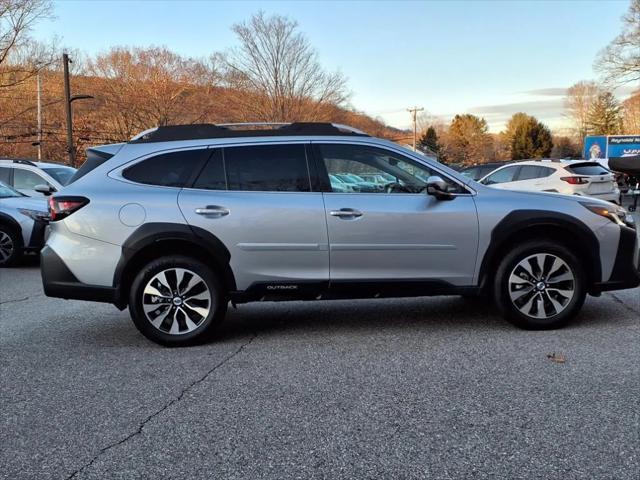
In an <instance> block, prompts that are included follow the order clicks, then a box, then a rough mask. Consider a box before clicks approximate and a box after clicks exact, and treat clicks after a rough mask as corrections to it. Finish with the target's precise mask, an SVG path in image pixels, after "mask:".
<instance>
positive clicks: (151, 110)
mask: <svg viewBox="0 0 640 480" xmlns="http://www.w3.org/2000/svg"><path fill="white" fill-rule="evenodd" d="M87 73H88V74H89V75H92V76H94V77H96V81H97V82H99V83H100V85H99V86H98V88H97V89H96V92H95V93H93V94H94V95H95V96H96V98H97V99H98V101H99V102H102V104H103V105H104V107H105V109H106V110H107V111H109V112H110V114H109V115H108V117H107V118H109V120H110V122H111V124H110V125H109V126H108V129H109V130H110V131H112V132H113V133H114V135H116V136H118V137H119V138H129V137H131V136H132V135H133V134H135V133H138V132H140V131H141V130H144V129H147V128H150V127H154V126H158V125H167V124H169V123H197V122H202V121H204V120H205V119H206V117H207V115H208V113H209V108H210V107H211V106H212V104H213V100H214V99H213V96H212V95H211V91H210V89H211V88H212V87H213V85H214V83H215V82H216V78H217V76H216V73H215V71H213V70H212V68H211V66H210V65H208V64H205V63H204V62H200V61H198V60H194V59H190V58H183V57H181V56H179V55H177V54H175V53H173V52H171V51H169V50H167V49H166V48H157V47H152V48H148V49H143V48H128V47H117V48H113V49H111V50H110V51H109V52H107V53H105V54H101V55H98V56H97V57H96V58H95V59H94V60H90V61H88V62H87Z"/></svg>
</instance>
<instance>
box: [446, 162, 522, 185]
mask: <svg viewBox="0 0 640 480" xmlns="http://www.w3.org/2000/svg"><path fill="white" fill-rule="evenodd" d="M507 163H510V162H488V163H480V164H478V165H471V166H469V167H464V168H461V169H459V170H458V169H455V170H458V171H459V172H460V173H461V174H462V175H464V176H465V177H469V178H470V179H471V180H475V181H478V180H480V179H481V178H482V177H486V176H487V175H489V174H490V173H491V172H493V171H494V170H495V169H496V168H500V167H502V166H504V165H506V164H507Z"/></svg>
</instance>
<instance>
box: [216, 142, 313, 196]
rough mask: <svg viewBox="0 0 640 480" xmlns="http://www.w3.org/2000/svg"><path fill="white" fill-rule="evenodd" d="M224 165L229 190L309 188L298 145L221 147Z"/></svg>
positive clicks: (302, 156) (305, 168)
mask: <svg viewBox="0 0 640 480" xmlns="http://www.w3.org/2000/svg"><path fill="white" fill-rule="evenodd" d="M224 167H225V170H226V174H227V185H228V187H229V190H242V191H261V192H309V191H311V184H310V181H309V169H308V167H307V157H306V155H305V147H304V145H302V144H299V145H260V146H252V147H231V148H225V149H224Z"/></svg>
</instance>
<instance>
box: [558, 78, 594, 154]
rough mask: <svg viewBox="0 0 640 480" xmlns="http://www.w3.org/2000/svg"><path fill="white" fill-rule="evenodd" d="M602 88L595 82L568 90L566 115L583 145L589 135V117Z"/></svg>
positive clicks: (581, 84)
mask: <svg viewBox="0 0 640 480" xmlns="http://www.w3.org/2000/svg"><path fill="white" fill-rule="evenodd" d="M601 92H602V88H601V87H600V86H599V85H598V84H597V83H595V82H584V81H583V82H578V83H576V84H575V85H573V86H571V87H569V88H568V89H567V96H566V98H565V115H566V116H567V118H569V120H571V123H572V124H573V128H574V131H575V135H576V137H577V139H578V140H579V141H580V142H581V143H582V141H584V137H585V136H587V134H588V133H589V115H590V112H591V109H592V108H593V105H594V103H595V102H596V99H597V98H598V95H599V94H600V93H601Z"/></svg>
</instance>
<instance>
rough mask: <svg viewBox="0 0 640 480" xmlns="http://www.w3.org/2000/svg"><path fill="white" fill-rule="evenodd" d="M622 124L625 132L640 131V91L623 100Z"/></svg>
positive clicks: (634, 132) (636, 132)
mask: <svg viewBox="0 0 640 480" xmlns="http://www.w3.org/2000/svg"><path fill="white" fill-rule="evenodd" d="M622 124H623V126H624V133H627V134H638V133H640V91H637V92H636V93H634V94H633V95H631V96H630V97H629V98H627V99H626V100H625V101H624V102H622Z"/></svg>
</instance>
